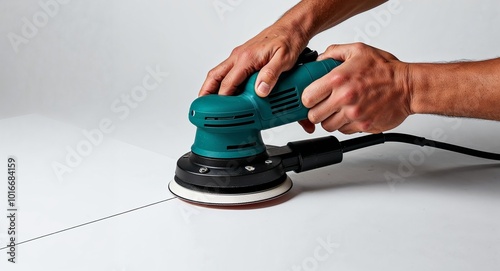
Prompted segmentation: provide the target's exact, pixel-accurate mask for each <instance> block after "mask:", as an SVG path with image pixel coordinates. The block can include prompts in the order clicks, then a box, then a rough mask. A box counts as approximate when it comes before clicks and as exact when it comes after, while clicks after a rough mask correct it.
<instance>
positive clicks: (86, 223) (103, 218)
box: [0, 197, 177, 250]
mask: <svg viewBox="0 0 500 271" xmlns="http://www.w3.org/2000/svg"><path fill="white" fill-rule="evenodd" d="M175 198H177V197H173V198H168V199H164V200H160V201H157V202H153V203H150V204H146V205H143V206H140V207H137V208H133V209H130V210H127V211H123V212H120V213H116V214H114V215H110V216H106V217H102V218H99V219H96V220H92V221H89V222H85V223H83V224H80V225H76V226H73V227H69V228H66V229H63V230H59V231H55V232H52V233H48V234H45V235H41V236H38V237H35V238H31V239H28V240H25V241H22V242H19V243H16V246H17V245H21V244H24V243H28V242H31V241H35V240H38V239H42V238H45V237H48V236H51V235H54V234H58V233H61V232H65V231H69V230H72V229H76V228H79V227H83V226H86V225H89V224H92V223H96V222H99V221H103V220H106V219H109V218H112V217H115V216H119V215H123V214H126V213H130V212H133V211H137V210H140V209H143V208H146V207H150V206H153V205H156V204H160V203H163V202H167V201H170V200H173V199H175ZM6 248H8V246H7V247H2V248H0V250H4V249H6Z"/></svg>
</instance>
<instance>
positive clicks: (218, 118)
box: [205, 113, 254, 120]
mask: <svg viewBox="0 0 500 271" xmlns="http://www.w3.org/2000/svg"><path fill="white" fill-rule="evenodd" d="M253 116H254V114H253V113H248V114H243V115H237V116H229V117H205V120H234V119H243V118H248V117H253Z"/></svg>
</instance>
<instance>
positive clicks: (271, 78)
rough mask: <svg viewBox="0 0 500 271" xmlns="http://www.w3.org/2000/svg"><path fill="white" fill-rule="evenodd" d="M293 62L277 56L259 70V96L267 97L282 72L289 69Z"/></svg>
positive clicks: (256, 83) (256, 89)
mask: <svg viewBox="0 0 500 271" xmlns="http://www.w3.org/2000/svg"><path fill="white" fill-rule="evenodd" d="M291 65H293V63H292V64H289V63H285V61H284V60H283V58H282V57H278V56H275V57H273V58H272V59H271V61H269V63H267V64H266V65H265V66H264V67H262V69H261V70H260V71H259V74H258V75H257V79H256V80H255V93H257V95H258V96H259V97H267V95H269V93H270V92H271V90H272V89H273V87H274V85H276V82H277V81H278V78H279V76H280V74H281V73H282V72H284V71H285V70H287V69H289V68H290V67H289V66H291Z"/></svg>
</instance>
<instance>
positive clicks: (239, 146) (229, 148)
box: [226, 142, 257, 150]
mask: <svg viewBox="0 0 500 271" xmlns="http://www.w3.org/2000/svg"><path fill="white" fill-rule="evenodd" d="M255 145H257V142H252V143H247V144H241V145H231V146H227V147H226V148H227V149H228V150H237V149H245V148H250V147H254V146H255Z"/></svg>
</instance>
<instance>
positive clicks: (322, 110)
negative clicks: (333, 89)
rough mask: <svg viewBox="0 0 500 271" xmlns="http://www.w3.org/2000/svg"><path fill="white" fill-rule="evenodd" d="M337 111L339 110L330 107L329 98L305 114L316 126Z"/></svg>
mask: <svg viewBox="0 0 500 271" xmlns="http://www.w3.org/2000/svg"><path fill="white" fill-rule="evenodd" d="M339 111H340V108H338V107H334V106H332V103H331V96H330V98H328V99H325V100H323V101H322V102H320V103H319V104H317V105H316V106H314V107H313V108H311V109H310V110H309V112H308V113H307V118H308V119H309V121H310V122H311V123H314V124H318V123H320V122H322V121H324V120H326V119H327V118H328V117H330V116H331V115H333V114H335V113H337V112H339Z"/></svg>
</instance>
